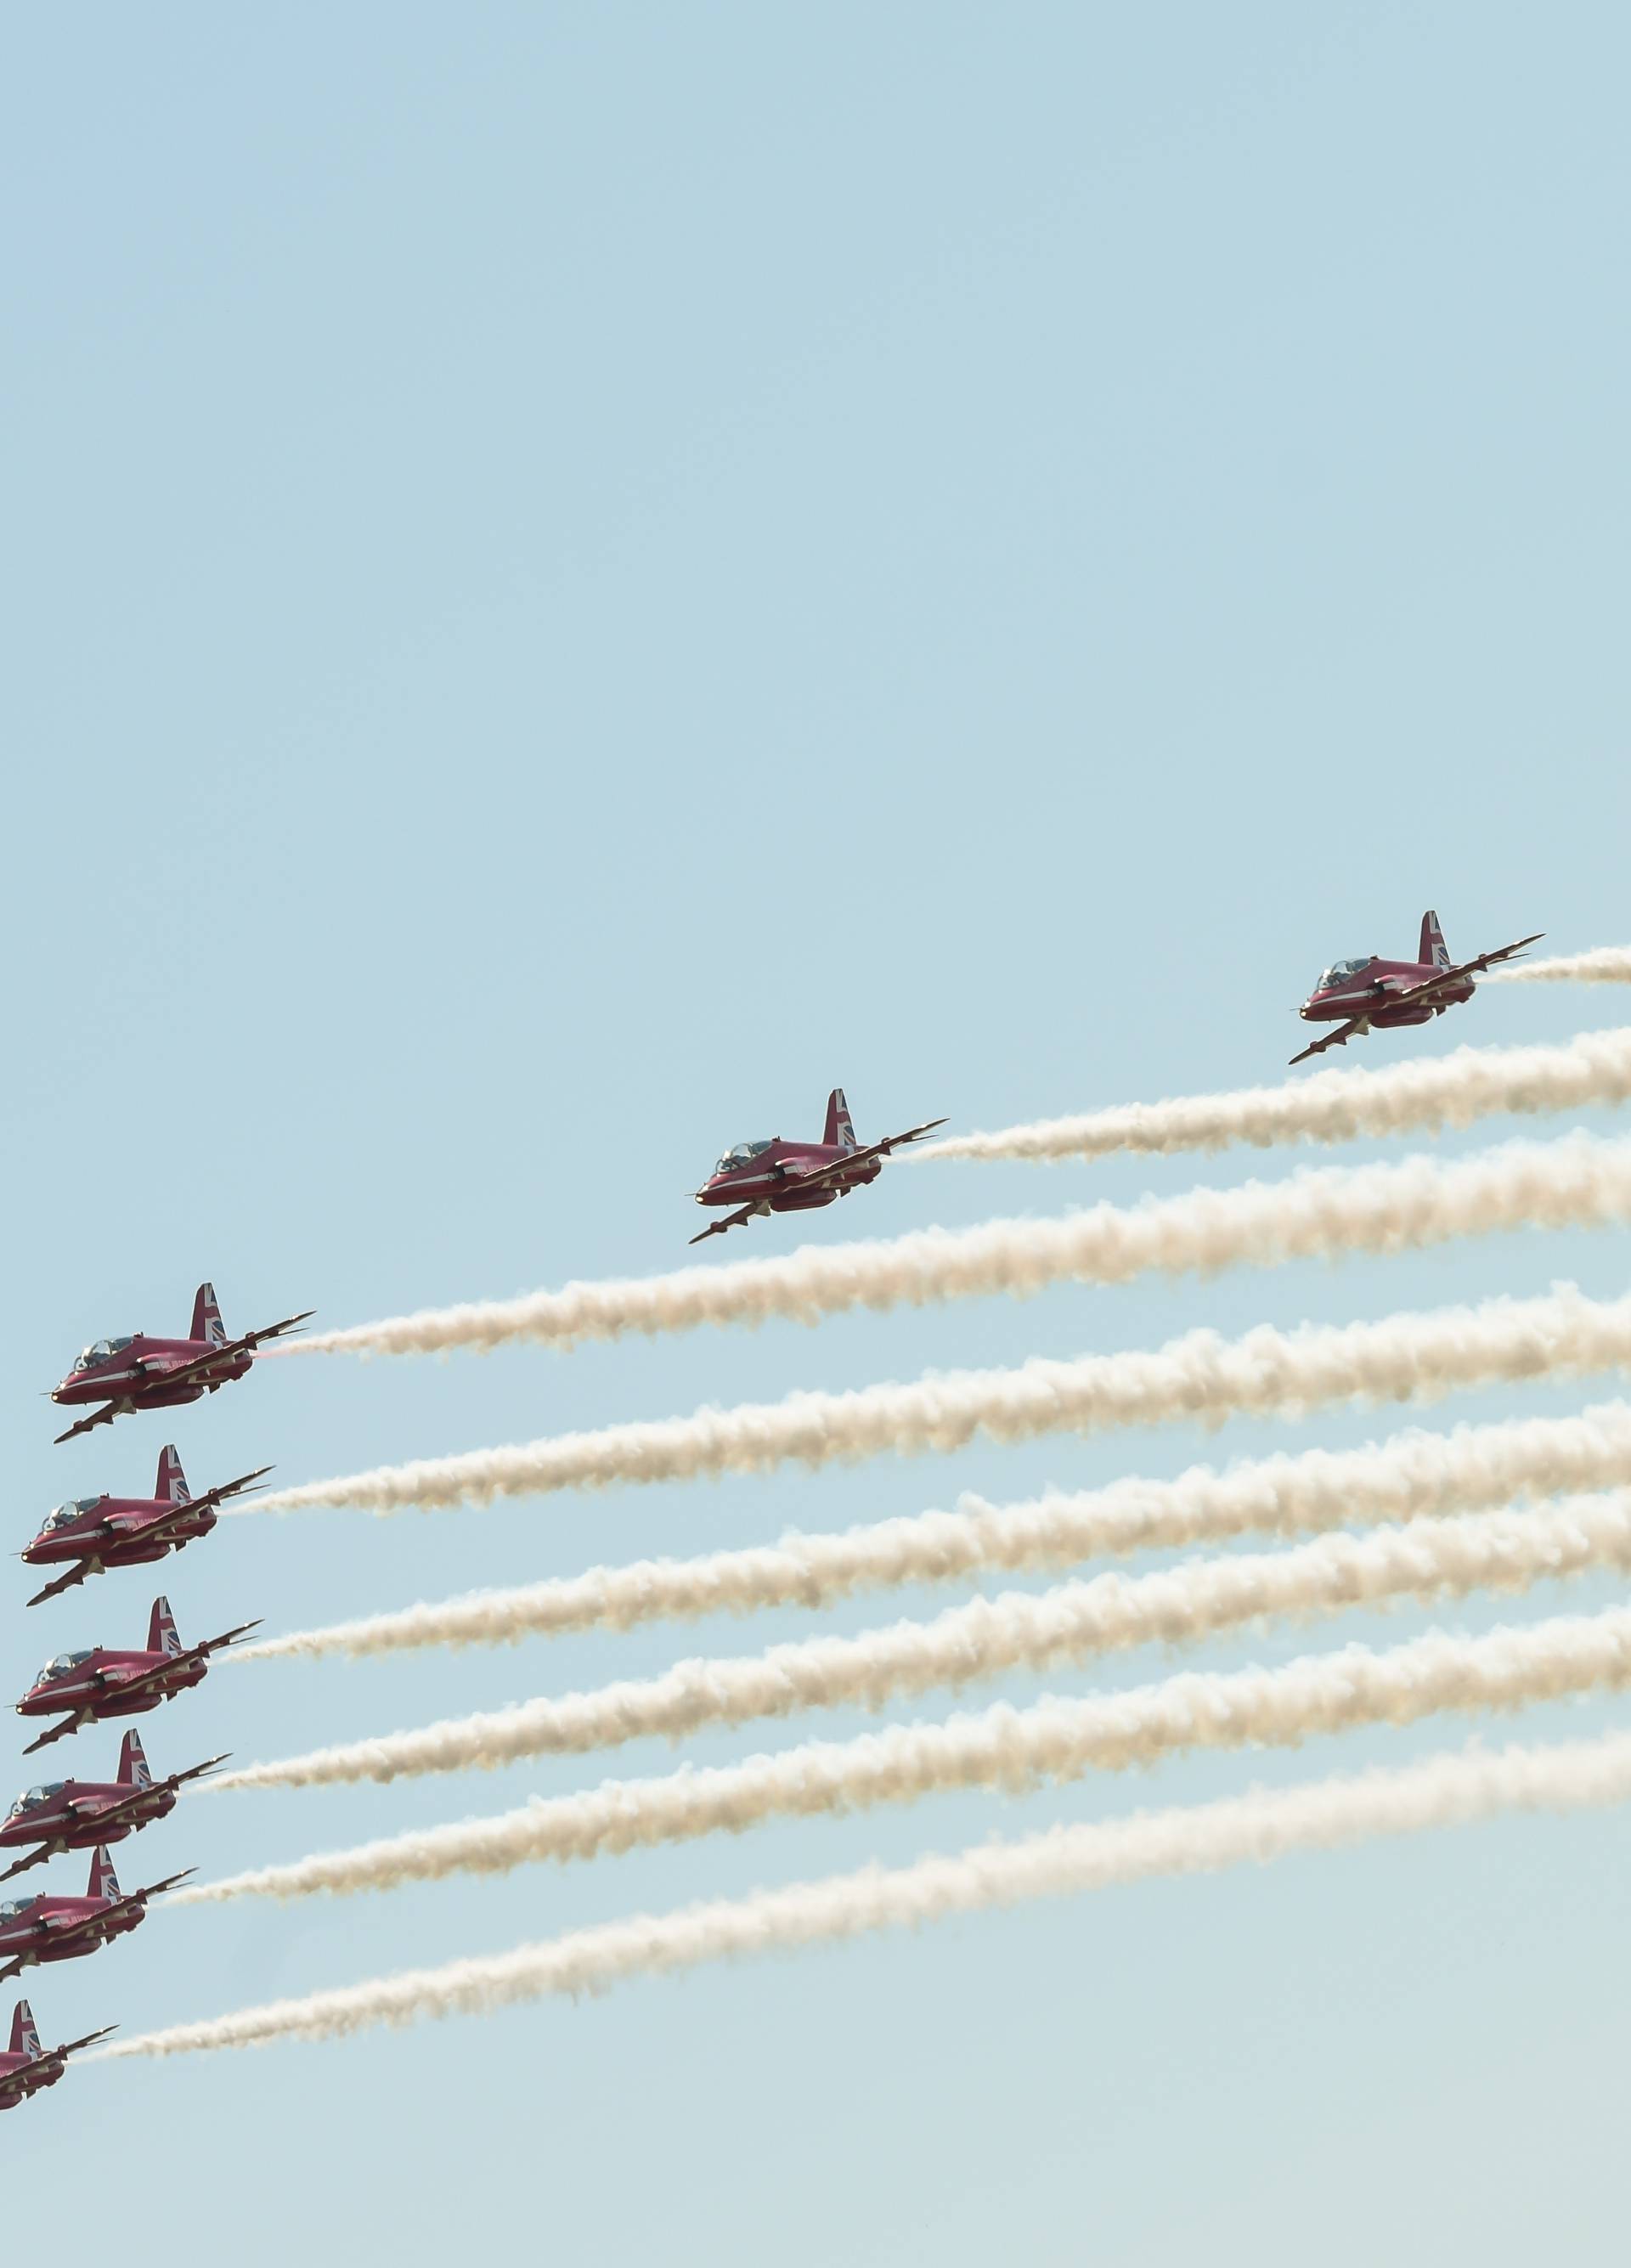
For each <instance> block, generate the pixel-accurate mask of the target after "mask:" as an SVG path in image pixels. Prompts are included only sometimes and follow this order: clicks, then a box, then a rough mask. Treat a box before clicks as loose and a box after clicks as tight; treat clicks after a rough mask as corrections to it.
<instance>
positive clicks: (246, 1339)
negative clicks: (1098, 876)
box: [0, 913, 1540, 2110]
mask: <svg viewBox="0 0 1631 2268" xmlns="http://www.w3.org/2000/svg"><path fill="white" fill-rule="evenodd" d="M1539 934H1540V932H1537V933H1536V935H1535V936H1534V937H1526V938H1520V939H1518V940H1517V943H1516V944H1514V945H1506V946H1501V947H1500V948H1499V949H1498V950H1497V951H1495V952H1493V953H1482V954H1479V955H1478V956H1477V957H1476V958H1475V959H1474V960H1472V961H1459V962H1452V961H1451V960H1450V954H1449V950H1448V948H1447V947H1446V946H1445V944H1444V939H1443V931H1442V930H1441V929H1440V928H1439V924H1438V917H1437V915H1436V914H1433V913H1428V914H1426V915H1424V916H1423V917H1422V922H1421V944H1420V946H1419V948H1418V952H1417V956H1416V959H1415V960H1414V961H1384V960H1382V959H1380V958H1379V957H1378V956H1377V955H1376V954H1365V955H1362V956H1361V957H1359V958H1357V959H1354V960H1349V961H1338V962H1336V963H1335V964H1334V965H1333V966H1332V968H1328V969H1327V970H1326V971H1325V974H1324V976H1322V977H1321V978H1320V980H1319V983H1317V985H1316V986H1315V988H1314V990H1313V991H1312V992H1311V993H1310V995H1309V997H1308V998H1307V999H1306V1000H1305V1001H1304V1002H1303V1005H1302V1007H1301V1008H1300V1009H1299V1010H1298V1012H1297V1013H1298V1014H1299V1015H1300V1016H1301V1017H1302V1018H1303V1020H1304V1021H1305V1022H1308V1023H1330V1024H1334V1025H1335V1026H1336V1027H1337V1028H1336V1029H1335V1030H1334V1031H1332V1032H1330V1033H1327V1034H1326V1035H1325V1036H1324V1037H1323V1038H1320V1039H1317V1040H1315V1041H1313V1042H1310V1045H1309V1046H1308V1047H1306V1048H1304V1049H1303V1050H1302V1051H1301V1053H1300V1054H1298V1055H1295V1056H1294V1057H1292V1061H1293V1062H1294V1063H1301V1062H1303V1060H1304V1059H1305V1058H1306V1057H1310V1056H1316V1055H1320V1054H1323V1053H1324V1051H1325V1049H1327V1048H1332V1047H1345V1046H1346V1045H1347V1042H1348V1041H1349V1040H1350V1039H1353V1038H1355V1037H1357V1036H1360V1035H1363V1034H1365V1033H1368V1032H1369V1031H1371V1030H1373V1029H1378V1028H1379V1029H1384V1030H1386V1029H1391V1027H1394V1026H1395V1025H1404V1024H1425V1023H1428V1022H1429V1021H1430V1020H1432V1019H1433V1018H1434V1017H1435V1016H1442V1015H1443V1013H1444V1011H1445V1010H1446V1009H1447V1008H1450V1007H1454V1006H1456V1005H1458V1004H1459V1003H1461V1002H1463V1001H1466V1000H1470V999H1471V998H1472V993H1473V990H1474V984H1473V980H1474V978H1475V977H1476V976H1481V975H1482V974H1483V972H1484V971H1485V970H1486V969H1487V968H1492V967H1493V966H1494V964H1495V963H1496V962H1497V961H1510V960H1513V959H1514V958H1516V957H1517V955H1518V954H1521V953H1522V951H1523V950H1524V946H1530V945H1533V944H1535V943H1536V942H1537V941H1538V939H1539ZM945 1123H946V1121H945V1120H944V1119H943V1118H931V1119H928V1120H926V1122H925V1123H923V1124H922V1125H919V1126H912V1127H909V1128H908V1129H907V1130H906V1131H905V1132H904V1133H903V1134H891V1135H889V1136H888V1137H886V1138H885V1139H884V1140H882V1141H881V1142H871V1143H860V1142H858V1141H857V1139H856V1137H855V1130H854V1127H853V1126H852V1123H851V1122H850V1113H849V1106H848V1104H847V1103H846V1102H845V1099H844V1092H843V1089H842V1088H841V1087H835V1088H834V1089H833V1091H832V1093H831V1094H830V1096H829V1098H828V1101H827V1119H826V1124H825V1126H824V1127H823V1130H822V1137H821V1139H820V1141H819V1142H786V1141H784V1140H783V1139H782V1138H781V1137H780V1136H779V1135H777V1136H775V1137H774V1138H771V1139H769V1140H764V1141H756V1142H740V1143H738V1144H737V1145H736V1146H735V1147H734V1149H731V1150H727V1152H726V1153H725V1155H724V1156H723V1157H722V1158H721V1159H720V1161H719V1164H718V1165H717V1166H716V1167H714V1169H713V1172H712V1174H711V1175H709V1177H708V1179H707V1180H706V1182H704V1184H703V1186H702V1188H701V1189H697V1191H696V1192H695V1197H696V1202H697V1204H700V1205H706V1206H708V1207H710V1208H714V1209H719V1210H720V1211H722V1212H723V1216H724V1217H723V1218H722V1219H719V1220H714V1221H711V1222H710V1223H709V1225H708V1226H707V1227H706V1228H705V1229H703V1230H701V1231H700V1232H699V1233H697V1235H696V1236H694V1237H693V1238H692V1239H691V1242H692V1243H693V1244H699V1243H701V1242H702V1241H704V1239H705V1238H707V1237H710V1236H720V1235H722V1234H723V1233H724V1232H725V1231H726V1230H727V1229H730V1228H737V1227H740V1226H742V1224H744V1223H745V1222H747V1221H749V1220H752V1219H756V1218H758V1217H759V1216H761V1215H769V1214H771V1213H779V1212H803V1211H811V1210H813V1209H814V1208H816V1207H817V1206H820V1205H829V1204H834V1203H836V1201H837V1200H838V1198H839V1197H848V1196H849V1195H850V1194H851V1192H852V1190H855V1189H860V1188H862V1187H864V1186H865V1185H866V1184H867V1182H875V1181H876V1179H877V1177H878V1175H879V1174H880V1173H881V1172H882V1167H883V1162H884V1160H886V1159H887V1158H889V1156H890V1155H891V1154H892V1153H893V1152H895V1151H896V1150H898V1149H901V1148H903V1147H904V1145H906V1144H908V1143H911V1142H919V1141H921V1140H922V1139H923V1138H924V1136H925V1135H926V1134H931V1133H933V1132H934V1129H935V1128H936V1127H937V1126H943V1125H944V1124H945ZM310 1313H311V1310H310V1309H309V1308H308V1309H306V1311H305V1312H304V1313H302V1314H298V1315H286V1316H284V1319H283V1320H282V1322H276V1323H269V1324H268V1325H266V1326H265V1327H264V1328H263V1329H260V1330H255V1331H248V1332H246V1333H245V1335H244V1336H243V1337H241V1338H236V1339H233V1338H229V1337H227V1335H226V1329H225V1325H224V1324H223V1322H222V1321H221V1313H220V1309H219V1307H218V1306H217V1304H216V1298H215V1292H214V1289H213V1287H212V1286H211V1285H208V1284H201V1285H199V1287H198V1293H197V1297H196V1300H195V1301H194V1304H193V1319H192V1324H191V1327H190V1329H188V1334H187V1337H185V1338H179V1339H158V1338H150V1337H147V1335H146V1334H145V1333H144V1332H141V1331H137V1332H133V1333H130V1334H129V1335H128V1336H127V1337H122V1338H108V1339H98V1340H96V1341H95V1342H94V1344H92V1345H90V1346H88V1347H87V1348H86V1349H85V1352H84V1353H83V1354H82V1355H81V1356H80V1357H79V1359H78V1360H77V1362H76V1363H75V1364H74V1366H73V1368H72V1369H71V1370H70V1372H69V1373H68V1375H67V1377H66V1378H64V1379H63V1381H62V1382H61V1384H60V1385H59V1386H57V1387H55V1388H54V1389H53V1392H52V1395H51V1399H52V1400H53V1401H54V1402H55V1403H57V1404H58V1405H59V1406H60V1407H63V1408H68V1409H74V1408H83V1407H88V1406H90V1405H92V1404H94V1405H96V1406H95V1407H94V1408H93V1409H92V1414H91V1415H89V1416H88V1417H82V1418H77V1419H76V1420H75V1421H74V1423H73V1424H72V1425H70V1426H69V1427H68V1429H67V1430H66V1432H62V1433H59V1434H58V1435H57V1437H56V1438H57V1440H59V1441H70V1440H73V1439H74V1438H75V1437H76V1436H77V1435H78V1434H81V1433H86V1432H90V1431H91V1429H92V1427H93V1426H97V1425H111V1424H112V1422H113V1420H114V1418H120V1417H123V1416H125V1415H126V1414H128V1413H129V1412H131V1411H134V1410H169V1409H174V1408H177V1407H178V1406H180V1405H181V1404H182V1403H189V1402H196V1401H197V1400H199V1399H200V1397H201V1396H202V1395H205V1394H214V1393H216V1392H218V1389H219V1388H221V1387H223V1386H225V1385H228V1384H229V1383H231V1381H232V1380H234V1379H240V1378H243V1377H245V1376H247V1373H248V1372H249V1370H250V1368H251V1366H253V1364H254V1361H255V1355H256V1352H257V1351H258V1350H259V1349H260V1348H261V1347H262V1345H263V1344H265V1343H266V1342H267V1341H268V1340H269V1339H276V1338H281V1337H283V1336H284V1334H285V1333H287V1332H289V1331H292V1330H294V1329H297V1328H298V1327H299V1325H300V1324H301V1323H303V1322H306V1317H307V1316H308V1315H309V1314H310ZM270 1470H271V1468H270V1466H269V1465H262V1466H259V1467H257V1468H256V1469H255V1471H253V1472H247V1473H240V1475H239V1476H238V1477H237V1478H236V1479H235V1480H230V1481H222V1482H219V1483H218V1484H216V1485H215V1486H214V1487H212V1488H210V1489H206V1490H205V1491H204V1492H203V1495H202V1496H194V1495H193V1494H192V1492H191V1491H190V1490H189V1489H188V1484H187V1476H186V1475H185V1474H184V1473H183V1471H182V1469H181V1458H180V1457H179V1456H178V1455H177V1454H176V1451H175V1449H174V1447H173V1446H171V1447H165V1448H164V1449H162V1450H160V1452H159V1471H158V1476H157V1478H156V1479H155V1481H154V1484H153V1493H152V1494H151V1496H145V1497H116V1496H108V1495H106V1494H103V1495H100V1496H87V1497H78V1498H75V1499H72V1500H71V1501H70V1502H69V1503H67V1504H62V1505H59V1506H57V1507H56V1509H55V1512H53V1513H50V1514H49V1515H48V1517H47V1519H46V1520H45V1521H43V1522H42V1523H41V1528H40V1532H39V1534H38V1535H36V1536H35V1537H34V1539H33V1542H32V1543H30V1544H29V1545H28V1546H27V1547H26V1550H24V1552H23V1554H22V1557H23V1558H24V1560H25V1561H26V1563H27V1565H29V1566H31V1567H36V1568H52V1569H56V1570H58V1571H59V1572H56V1573H55V1575H54V1576H53V1577H52V1580H50V1581H48V1583H46V1585H45V1586H44V1587H43V1588H42V1589H41V1590H39V1591H36V1592H35V1593H34V1594H33V1598H31V1599H30V1600H29V1602H28V1603H29V1605H30V1606H31V1607H33V1606H39V1605H41V1604H42V1603H43V1602H45V1601H47V1600H48V1599H53V1598H55V1597H57V1596H58V1595H59V1594H62V1593H63V1592H65V1591H69V1590H71V1589H73V1588H75V1587H77V1585H79V1584H81V1583H83V1582H85V1581H86V1580H88V1579H89V1578H90V1577H91V1576H92V1575H100V1574H103V1573H106V1572H108V1571H110V1570H112V1569H115V1568H120V1567H141V1566H148V1565H151V1564H152V1563H153V1562H154V1561H156V1560H159V1559H162V1558H164V1557H166V1555H167V1554H168V1553H170V1552H172V1551H183V1550H186V1548H187V1546H188V1544H189V1543H196V1542H198V1540H199V1539H200V1538H201V1537H203V1536H205V1535H209V1533H210V1529H211V1528H214V1526H215V1525H216V1521H217V1517H218V1511H219V1507H220V1506H222V1505H223V1504H225V1503H226V1502H227V1501H228V1500H229V1499H232V1498H233V1497H239V1496H242V1495H244V1494H245V1493H247V1492H248V1491H252V1490H254V1488H255V1485H256V1484H257V1483H258V1482H260V1481H261V1480H262V1479H263V1478H264V1476H265V1475H266V1474H267V1473H268V1472H269V1471H270ZM257 1627H258V1625H257V1624H255V1623H253V1622H248V1623H240V1624H237V1625H235V1627H234V1628H232V1630H228V1631H222V1632H221V1633H220V1634H219V1636H218V1637H216V1638H205V1639H204V1640H203V1642H202V1643H201V1644H198V1645H196V1646H183V1645H182V1643H181V1636H180V1634H179V1632H178V1631H177V1630H176V1626H175V1622H174V1619H173V1616H172V1615H171V1612H170V1604H169V1602H168V1600H167V1599H165V1598H163V1597H159V1598H157V1599H155V1600H154V1602H153V1604H152V1610H151V1616H150V1619H149V1623H148V1629H147V1642H146V1644H145V1645H144V1646H139V1647H124V1648H120V1647H109V1646H86V1647H84V1648H82V1649H80V1650H79V1651H77V1652H73V1653H58V1654H55V1655H53V1656H52V1658H51V1660H50V1661H48V1662H47V1663H46V1665H45V1667H44V1668H43V1669H41V1672H40V1674H39V1675H38V1676H37V1677H36V1678H35V1679H34V1680H33V1683H32V1684H31V1685H30V1686H29V1688H28V1690H27V1691H26V1693H24V1694H23V1695H22V1697H20V1699H19V1700H18V1703H17V1705H16V1706H17V1711H18V1715H19V1716H22V1717H26V1718H32V1719H48V1720H51V1721H49V1722H48V1724H47V1727H46V1729H45V1730H44V1731H42V1732H41V1733H39V1734H36V1736H35V1738H34V1739H33V1740H32V1741H31V1742H29V1743H28V1747H27V1749H25V1751H24V1753H25V1754H26V1755H32V1754H33V1751H34V1750H35V1749H42V1748H45V1747H47V1746H48V1745H49V1744H50V1743H51V1742H54V1741H60V1740H63V1739H64V1738H66V1737H67V1736H68V1735H70V1734H76V1733H77V1732H79V1731H80V1729H81V1728H82V1727H84V1726H86V1725H91V1724H100V1722H101V1721H102V1720H103V1719H105V1718H113V1717H133V1716H137V1715H141V1714H143V1713H144V1712H146V1711H148V1710H151V1709H156V1708H158V1707H159V1704H160V1703H161V1702H164V1701H170V1700H173V1699H174V1698H175V1697H176V1696H177V1695H178V1694H181V1693H184V1692H186V1691H188V1689H189V1688H191V1687H193V1686H195V1685H197V1684H200V1683H202V1682H203V1678H204V1677H205V1676H206V1675H207V1674H208V1672H209V1668H210V1659H211V1657H212V1656H213V1655H215V1654H217V1653H220V1652H221V1651H222V1650H223V1648H225V1647H227V1646H232V1645H234V1644H235V1643H236V1642H237V1640H238V1639H240V1638H243V1637H244V1636H245V1635H246V1634H247V1632H248V1631H252V1630H254V1629H255V1628H257ZM225 1761H226V1759H225V1756H210V1757H208V1758H206V1759H205V1761H204V1762H203V1763H202V1764H191V1765H189V1766H188V1768H187V1769H186V1770H185V1771H178V1772H172V1773H170V1774H169V1775H168V1776H167V1777H166V1778H162V1779H155V1778H153V1776H152V1773H151V1771H150V1770H149V1769H148V1763H147V1758H146V1756H145V1754H144V1751H143V1748H142V1743H141V1740H140V1737H139V1736H138V1734H137V1733H136V1732H135V1731H130V1732H128V1733H127V1734H125V1736H124V1742H123V1745H122V1748H121V1749H120V1752H119V1771H118V1775H117V1777H116V1778H114V1779H111V1780H82V1779H60V1780H50V1781H47V1782H45V1783H44V1784H43V1785H41V1786H36V1787H31V1788H29V1789H28V1790H27V1792H26V1793H25V1794H22V1795H19V1796H18V1799H17V1800H16V1802H15V1803H13V1804H12V1806H11V1810H10V1811H9V1812H8V1813H7V1814H6V1815H5V1817H4V1820H3V1821H0V1859H7V1860H9V1864H7V1865H5V1866H4V1867H3V1868H0V1884H3V1883H4V1882H7V1881H10V1880H11V1878H12V1876H14V1875H17V1874H25V1873H26V1872H27V1871H28V1870H29V1869H30V1868H31V1867H38V1866H42V1865H44V1864H45V1863H46V1862H47V1861H48V1859H54V1858H56V1857H59V1856H61V1855H62V1854H63V1853H64V1852H70V1851H89V1852H91V1854H92V1858H91V1878H90V1881H89V1883H88V1884H87V1886H86V1889H85V1896H83V1897H61V1896H49V1895H47V1894H45V1893H43V1892H37V1893H35V1894H34V1895H33V1896H23V1897H14V1898H9V1899H4V1900H0V1981H4V1980H6V1979H9V1978H11V1977H17V1976H19V1975H20V1974H21V1972H22V1971H23V1970H25V1969H28V1968H32V1967H33V1966H34V1965H35V1964H36V1963H37V1962H51V1961H72V1960H76V1959H77V1958H78V1957H79V1956H80V1955H84V1954H87V1953H93V1952H94V1951H95V1950H96V1948H98V1947H99V1946H102V1945H107V1944H108V1943H110V1942H111V1941H112V1940H114V1938H116V1937H122V1936H125V1935H127V1934H128V1933H129V1932H130V1931H132V1930H134V1929H137V1928H138V1927H139V1926H141V1924H142V1922H143V1921H144V1919H145V1918H146V1915H147V1907H148V1902H149V1900H150V1899H151V1898H155V1897H157V1896H159V1895H160V1893H161V1892H163V1891H165V1890H168V1889H174V1887H175V1885H176V1884H177V1883H178V1882H181V1881H186V1879H187V1875H188V1874H189V1873H190V1872H191V1871H192V1869H190V1868H188V1869H187V1870H186V1871H185V1872H183V1873H181V1874H168V1875H166V1877H165V1878H164V1880H163V1881H157V1882H149V1883H147V1884H146V1885H145V1886H144V1888H143V1889H139V1890H130V1891H125V1890H122V1889H120V1887H119V1881H118V1877H117V1876H116V1875H115V1874H114V1867H113V1861H112V1859H110V1858H109V1857H108V1855H107V1846H108V1845H109V1844H112V1843H119V1842H122V1841H123V1840H124V1839H125V1838H126V1837H128V1836H130V1835H135V1834H137V1833H139V1832H140V1830H142V1829H143V1828H144V1827H148V1826H151V1824H152V1823H153V1822H154V1821H155V1820H159V1819H164V1818H166V1817H168V1815H169V1814H170V1813H171V1812H172V1811H173V1810H174V1808H175V1805H176V1799H177V1795H178V1793H179V1792H180V1790H181V1788H182V1787H184V1786H187V1785H188V1782H189V1781H193V1780H197V1779H202V1778H205V1777H207V1776H208V1775H209V1774H210V1772H212V1771H214V1770H215V1769H216V1767H217V1766H218V1765H219V1764H224V1763H225ZM107 2029H108V2030H111V2029H114V2027H111V2026H110V2027H108V2028H107ZM106 2037H107V2030H104V2031H100V2032H92V2033H89V2034H87V2035H86V2036H85V2038H83V2039H78V2040H70V2041H68V2042H66V2043H64V2044H63V2046H61V2047H55V2048H49V2049H47V2048H42V2047H41V2042H40V2035H39V2032H38V2030H37V2029H35V2025H34V2020H33V2011H32V2010H31V2008H30V2007H29V2005H28V2003H27V2001H26V2000H19V2001H18V2003H17V2007H16V2011H15V2013H14V2014H13V2016H12V2020H11V2047H10V2050H9V2051H8V2052H7V2053H6V2054H4V2055H0V2110H11V2109H13V2108H15V2106H16V2105H17V2104H18V2103H19V2102H26V2101H27V2100H28V2099H29V2097H30V2096H31V2095H35V2094H38V2093H40V2092H41V2090H42V2089H44V2088H48V2087H55V2084H56V2082H57V2080H59V2079H60V2078H61V2077H62V2075H63V2069H64V2067H65V2066H66V2065H67V2062H68V2059H69V2058H70V2056H72V2055H74V2054H76V2053H77V2051H78V2050H79V2049H81V2048H85V2047H90V2046H92V2045H93V2044H94V2043H95V2042H97V2041H98V2040H101V2039H105V2038H106Z"/></svg>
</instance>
